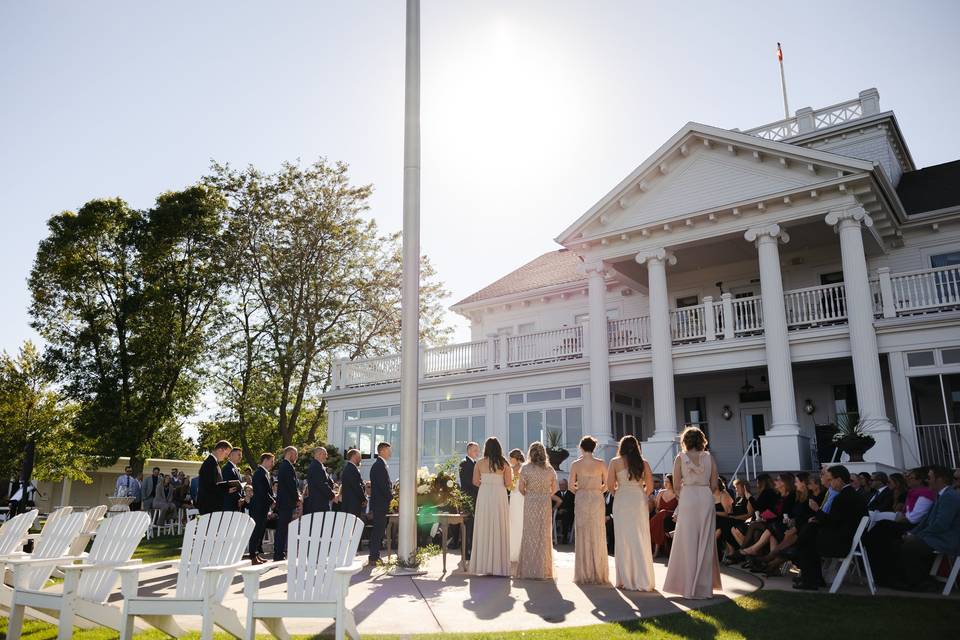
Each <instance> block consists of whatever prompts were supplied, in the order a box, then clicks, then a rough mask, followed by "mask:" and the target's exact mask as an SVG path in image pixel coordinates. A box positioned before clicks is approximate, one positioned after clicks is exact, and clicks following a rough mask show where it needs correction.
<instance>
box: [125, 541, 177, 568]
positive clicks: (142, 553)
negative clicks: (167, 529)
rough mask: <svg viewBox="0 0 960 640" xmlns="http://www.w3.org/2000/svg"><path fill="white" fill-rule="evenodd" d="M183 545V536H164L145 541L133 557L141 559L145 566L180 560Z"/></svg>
mask: <svg viewBox="0 0 960 640" xmlns="http://www.w3.org/2000/svg"><path fill="white" fill-rule="evenodd" d="M182 543H183V538H182V537H181V536H163V537H159V538H153V539H151V540H144V541H143V542H141V543H140V546H139V547H137V550H136V551H134V552H133V557H134V558H139V559H140V560H142V561H143V563H144V564H149V563H151V562H160V561H161V560H170V559H171V558H179V557H180V545H181V544H182Z"/></svg>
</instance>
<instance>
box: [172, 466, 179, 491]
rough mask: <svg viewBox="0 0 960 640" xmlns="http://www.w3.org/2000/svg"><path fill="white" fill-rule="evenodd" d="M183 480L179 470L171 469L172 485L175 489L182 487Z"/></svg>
mask: <svg viewBox="0 0 960 640" xmlns="http://www.w3.org/2000/svg"><path fill="white" fill-rule="evenodd" d="M181 480H182V478H181V477H180V472H179V471H178V470H177V468H176V467H173V468H172V469H170V484H172V485H173V486H174V488H176V487H179V486H180V481H181Z"/></svg>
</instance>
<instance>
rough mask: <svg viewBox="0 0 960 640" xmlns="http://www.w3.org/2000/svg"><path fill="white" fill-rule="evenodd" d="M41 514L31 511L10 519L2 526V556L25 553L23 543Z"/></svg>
mask: <svg viewBox="0 0 960 640" xmlns="http://www.w3.org/2000/svg"><path fill="white" fill-rule="evenodd" d="M39 513H40V512H39V511H37V510H36V509H31V510H30V511H27V512H26V513H21V514H20V515H18V516H14V517H13V518H10V519H9V520H7V521H6V522H4V523H3V526H0V556H9V555H11V554H14V553H20V552H21V551H23V541H24V540H25V539H26V538H27V534H28V533H29V531H30V527H32V526H33V522H34V521H35V520H36V519H37V515H38V514H39Z"/></svg>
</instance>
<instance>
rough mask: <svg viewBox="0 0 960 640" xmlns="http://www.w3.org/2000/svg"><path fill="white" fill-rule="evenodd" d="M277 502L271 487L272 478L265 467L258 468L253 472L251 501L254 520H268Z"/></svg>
mask: <svg viewBox="0 0 960 640" xmlns="http://www.w3.org/2000/svg"><path fill="white" fill-rule="evenodd" d="M276 501H277V497H276V496H275V495H273V489H271V487H270V476H269V475H268V474H267V471H266V470H265V469H264V468H263V467H257V470H256V471H254V472H253V500H251V501H250V515H251V516H252V517H253V519H254V520H258V521H259V520H260V519H261V518H263V519H264V520H266V518H267V512H269V511H270V507H271V506H273V503H274V502H276Z"/></svg>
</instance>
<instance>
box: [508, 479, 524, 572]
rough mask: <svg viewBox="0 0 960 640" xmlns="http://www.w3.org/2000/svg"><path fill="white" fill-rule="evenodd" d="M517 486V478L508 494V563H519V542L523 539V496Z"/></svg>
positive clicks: (518, 482) (518, 480)
mask: <svg viewBox="0 0 960 640" xmlns="http://www.w3.org/2000/svg"><path fill="white" fill-rule="evenodd" d="M519 484H520V478H519V477H517V478H516V479H515V480H514V484H513V491H511V492H510V562H519V561H520V541H521V540H522V539H523V495H522V494H521V493H520V488H519Z"/></svg>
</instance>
